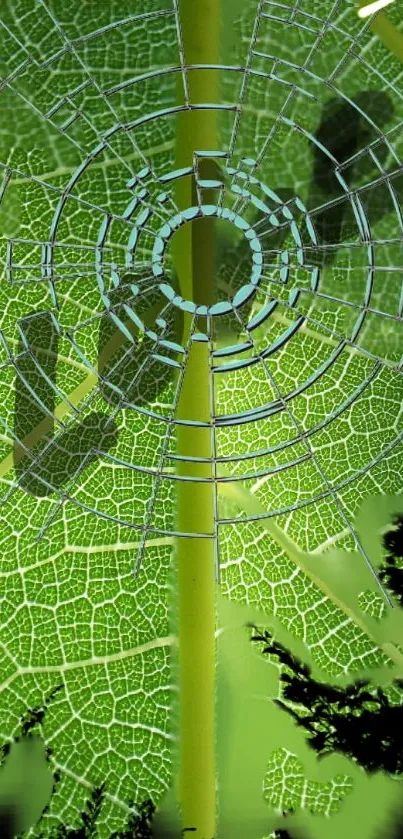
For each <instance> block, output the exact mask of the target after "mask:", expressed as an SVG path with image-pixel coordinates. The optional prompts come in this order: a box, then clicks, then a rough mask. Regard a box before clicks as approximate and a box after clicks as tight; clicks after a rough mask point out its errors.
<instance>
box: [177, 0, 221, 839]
mask: <svg viewBox="0 0 403 839" xmlns="http://www.w3.org/2000/svg"><path fill="white" fill-rule="evenodd" d="M180 17H181V27H182V35H183V44H184V53H185V61H186V64H187V65H192V64H209V63H217V62H218V46H219V27H220V9H219V0H181V2H180ZM187 77H188V83H189V94H190V102H191V103H192V104H196V103H217V102H218V72H217V71H212V70H195V71H188V72H187ZM181 82H182V80H181V79H180V80H179V84H178V102H179V103H180V104H183V102H184V94H183V87H182V83H181ZM216 114H217V112H216V111H214V110H212V109H206V110H200V111H197V110H187V111H186V112H183V113H181V114H180V115H179V117H178V124H177V146H176V162H177V166H178V168H182V167H183V166H189V165H192V164H193V152H194V151H195V150H210V151H212V150H215V149H217V148H218V145H217V123H216V120H217V116H216ZM195 197H196V196H195V186H194V180H193V178H183V179H180V181H179V182H178V188H177V192H176V201H177V203H178V206H179V209H181V210H182V209H185V208H186V207H190V206H192V205H194V204H195V203H196V201H195ZM179 233H180V235H178V234H177V235H176V237H174V240H173V242H172V250H173V259H174V262H175V267H176V271H177V274H178V280H179V286H180V291H181V294H182V296H183V297H185V298H187V299H192V300H194V301H195V302H198V303H201V302H203V303H205V304H209V303H211V302H212V300H213V285H214V225H213V224H212V223H211V224H206V223H205V221H204V220H203V222H202V221H201V220H197V221H195V222H193V223H189V224H186V225H184V226H183V227H182V228H181V230H180V231H179ZM200 326H201V325H200V324H199V329H200ZM189 330H190V317H189V316H186V317H185V324H184V340H186V339H187V338H188V335H189ZM177 417H178V419H187V420H193V421H195V420H196V421H208V422H210V420H211V405H210V385H209V356H208V345H206V344H204V343H193V344H192V346H191V349H190V353H189V357H188V362H187V366H186V372H185V375H184V381H183V384H182V390H181V396H180V400H179V405H178V413H177ZM177 452H178V453H179V454H180V455H185V456H187V457H189V458H194V457H206V458H211V431H210V428H208V427H206V428H197V427H191V426H178V429H177ZM178 464H179V466H178V470H177V472H178V475H181V476H184V475H186V476H188V477H193V478H196V477H207V478H211V474H212V473H211V463H197V462H186V461H178ZM177 484H178V493H177V529H178V530H179V531H184V532H186V533H189V534H192V533H206V534H209V535H210V537H211V538H200V537H199V538H198V537H196V536H194V537H192V536H189V537H187V538H178V539H177V540H176V564H177V573H178V595H179V596H178V601H179V602H178V612H179V614H178V625H179V626H178V631H179V713H180V743H179V797H180V805H181V811H182V825H183V827H184V828H186V827H193V828H196V832H195V833H194V834H193V835H194V836H195V839H213V837H214V836H215V835H216V762H215V676H216V668H215V627H216V586H215V576H214V574H215V571H214V542H213V532H214V512H213V485H212V483H202V482H195V481H193V482H192V481H178V482H177Z"/></svg>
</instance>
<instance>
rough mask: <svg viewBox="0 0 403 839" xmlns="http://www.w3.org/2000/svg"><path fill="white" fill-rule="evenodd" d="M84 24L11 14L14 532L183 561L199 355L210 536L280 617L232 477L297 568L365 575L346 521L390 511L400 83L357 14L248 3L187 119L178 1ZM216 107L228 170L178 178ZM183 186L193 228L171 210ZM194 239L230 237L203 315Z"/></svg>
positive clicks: (221, 164) (9, 378)
mask: <svg viewBox="0 0 403 839" xmlns="http://www.w3.org/2000/svg"><path fill="white" fill-rule="evenodd" d="M84 5H85V4H84ZM84 5H83V4H82V3H78V2H70V3H69V4H68V8H66V4H65V3H63V2H61V0H60V2H57V1H56V0H52V2H42V0H38V2H25V3H21V4H19V3H15V2H14V0H13V2H7V3H5V4H4V8H3V9H2V12H1V16H0V17H1V20H0V22H1V33H2V34H1V40H2V51H1V58H0V61H1V65H0V77H1V79H2V81H1V88H0V90H1V92H0V96H1V100H0V101H2V104H3V109H4V110H3V113H4V114H5V115H6V119H5V120H4V123H3V125H2V128H1V139H0V179H1V185H0V199H1V204H0V208H1V213H2V232H3V236H2V239H1V242H0V248H1V256H2V265H4V276H3V278H2V287H3V298H2V301H3V312H2V316H1V332H0V338H1V347H0V362H1V370H2V374H1V375H2V379H3V385H2V391H1V393H2V404H3V410H2V411H1V412H0V420H1V425H2V427H3V436H2V439H1V441H0V442H1V445H2V457H3V460H2V461H1V463H0V473H1V478H2V482H3V487H4V493H3V501H4V504H5V507H4V509H5V511H6V513H7V511H11V510H12V507H10V506H6V504H8V505H10V504H11V505H12V504H13V501H14V500H15V499H18V498H19V494H21V490H23V491H24V492H25V493H28V494H30V495H32V496H34V497H35V498H37V499H39V502H38V503H39V505H41V506H42V507H43V509H44V511H45V512H44V514H43V516H42V519H41V521H40V524H39V525H38V526H37V527H36V532H35V530H34V525H32V543H33V542H34V540H35V539H36V540H39V541H43V540H45V539H49V540H52V535H53V534H54V533H55V532H56V528H57V524H58V523H59V524H60V522H61V521H62V523H63V526H64V527H65V528H66V531H67V528H68V526H69V517H70V519H71V521H72V522H73V527H74V524H75V521H76V520H77V519H75V518H74V511H75V510H77V515H80V516H81V517H82V516H83V514H84V513H85V514H88V516H89V518H88V519H86V520H87V522H88V521H91V522H92V523H93V524H94V528H95V527H96V524H95V523H98V522H101V523H102V524H103V525H104V526H105V528H107V527H108V526H110V527H115V528H116V529H117V530H116V531H115V530H114V531H113V533H115V532H119V533H127V532H128V531H132V532H133V534H134V536H135V539H136V540H137V541H136V542H135V545H136V547H135V551H136V557H135V559H134V562H133V565H135V567H136V569H137V572H138V571H139V570H140V569H141V568H142V567H143V565H144V564H146V563H147V549H148V547H147V546H148V545H149V544H150V543H153V544H159V543H160V544H165V543H168V542H169V540H172V539H173V538H174V537H176V536H181V535H182V536H183V537H184V538H188V537H189V536H190V534H184V533H182V534H181V533H178V531H177V530H176V529H175V522H174V519H173V515H172V513H171V512H170V511H171V510H172V508H173V506H174V500H175V494H176V486H177V481H178V480H183V478H180V477H179V476H178V475H177V474H176V469H177V465H178V455H177V452H176V443H175V434H176V430H177V427H178V422H177V406H178V400H179V396H180V390H181V385H182V382H183V378H184V375H185V373H186V365H187V359H188V356H189V351H190V347H191V346H192V343H193V342H194V341H205V342H207V343H208V345H209V357H210V384H211V405H212V413H211V422H210V423H209V427H210V428H211V434H212V438H211V439H212V451H213V453H214V456H213V462H212V466H213V481H214V488H215V529H214V534H213V535H212V536H211V534H205V533H200V534H198V535H200V536H204V537H206V538H213V539H214V543H215V547H216V573H217V579H221V582H222V586H223V588H224V589H225V591H226V592H228V593H229V594H230V595H231V596H233V597H234V598H235V599H236V598H237V597H241V598H242V592H243V591H244V590H245V589H246V588H248V586H251V587H253V585H255V581H256V579H257V580H259V579H261V578H262V574H263V571H262V570H261V568H263V566H264V568H265V572H264V573H265V574H266V580H267V575H268V574H269V571H268V566H269V565H270V563H271V572H270V573H272V577H271V579H270V584H271V589H272V595H273V600H274V601H275V604H276V602H278V604H279V611H281V602H280V600H281V597H283V605H284V600H285V601H287V606H288V605H289V603H293V602H294V600H295V602H297V600H296V595H294V593H293V586H294V576H293V574H294V571H290V569H289V567H288V566H286V565H285V564H284V560H283V559H281V558H280V560H279V561H278V565H277V570H276V569H275V570H273V567H274V564H275V562H273V560H276V554H275V553H274V552H271V551H272V549H271V548H270V546H269V547H268V548H267V547H266V549H265V550H266V553H267V554H268V556H269V562H268V563H267V564H266V565H264V563H263V561H262V562H261V560H262V555H261V553H260V550H261V548H260V544H261V541H260V535H256V534H257V533H259V529H258V524H257V522H256V520H257V519H258V518H259V517H258V516H250V515H247V514H245V513H239V512H238V511H235V510H234V509H233V508H232V507H231V505H230V504H229V503H227V502H226V501H223V499H222V498H221V497H220V495H219V492H218V488H219V484H220V482H225V480H228V477H227V478H225V477H223V475H222V473H221V468H222V467H225V469H226V470H227V471H228V472H229V473H230V476H231V480H233V481H239V482H242V485H243V486H245V487H246V488H248V489H249V490H250V491H251V492H252V494H254V495H255V496H256V497H257V498H259V499H260V500H261V503H262V504H263V505H264V508H265V510H266V511H267V512H266V513H265V517H267V518H274V519H276V520H277V521H278V522H279V523H280V524H281V525H282V526H284V528H285V529H286V530H287V531H288V532H289V533H290V535H291V536H293V537H294V538H295V539H296V541H298V543H299V544H300V545H301V547H302V548H304V549H310V550H316V551H318V550H322V549H323V548H326V547H328V546H329V545H334V544H337V545H338V546H341V547H346V548H348V549H350V550H351V549H356V550H358V551H359V552H360V554H361V556H362V559H363V562H365V563H366V564H368V565H369V566H370V560H369V557H368V556H367V553H366V551H365V548H364V546H363V544H362V543H361V541H360V538H359V536H358V534H357V532H356V530H355V527H354V518H355V514H356V512H357V509H358V508H359V506H360V504H361V502H362V499H363V498H364V497H365V496H366V495H369V494H372V493H375V492H384V493H393V492H396V491H398V492H399V493H400V492H401V480H400V478H399V471H398V462H399V461H398V458H399V456H400V457H401V450H402V449H401V442H402V423H401V411H402V408H401V405H402V372H403V346H402V329H401V324H402V313H403V283H402V273H401V272H402V268H401V264H402V245H403V235H402V232H403V219H402V214H401V196H402V194H403V180H402V140H401V124H402V118H403V103H402V96H401V92H400V90H399V87H401V85H399V75H398V71H397V67H398V65H397V63H396V61H394V60H393V59H392V58H391V57H390V56H389V54H388V52H387V50H385V48H384V47H382V46H381V45H380V43H379V42H378V41H377V40H376V38H374V36H373V35H372V33H371V29H370V21H365V22H363V21H360V20H358V17H357V14H356V7H355V5H353V4H351V3H346V2H344V0H343V1H342V0H336V2H330V0H329V2H322V0H321V2H316V0H315V1H314V2H312V0H310V2H309V3H308V2H296V3H295V2H294V3H280V2H271V0H267V1H266V2H264V0H259V2H255V0H253V2H252V0H251V1H250V2H249V3H247V4H245V8H244V9H243V10H242V15H241V16H240V19H239V21H237V23H236V25H235V24H234V32H235V35H236V37H235V38H234V42H233V44H232V46H231V48H230V49H228V56H226V58H225V61H226V62H227V63H223V64H221V65H220V66H219V71H220V85H221V87H220V100H219V102H217V103H216V104H215V105H214V106H212V105H211V103H193V102H192V101H191V98H190V93H189V90H190V84H189V79H190V75H191V74H192V73H195V72H197V69H196V68H194V67H192V66H189V65H188V64H187V63H186V56H185V53H184V48H183V42H182V26H181V20H180V15H179V8H178V3H177V0H172V2H170V0H144V2H142V4H141V11H135V12H134V13H133V4H132V3H131V2H127V3H122V2H120V3H119V5H118V4H115V3H113V2H110V3H108V4H103V5H102V7H99V4H94V9H91V8H85V13H84ZM95 6H96V8H95ZM390 14H391V16H393V10H392V11H391V13H390ZM233 23H234V22H232V24H233ZM232 24H231V25H232ZM178 80H179V81H178ZM178 89H180V91H181V92H180V94H178ZM212 107H214V110H215V111H216V112H217V118H218V125H219V145H218V147H217V148H214V149H195V150H194V152H195V154H194V158H193V163H192V166H189V167H188V168H187V170H185V171H178V168H177V164H176V161H175V134H176V118H177V114H178V113H181V112H185V111H192V110H200V108H204V110H205V111H206V110H211V109H212ZM209 167H210V168H209ZM206 171H209V172H210V174H209V175H208V176H206ZM211 172H213V174H211ZM188 177H193V178H194V180H195V184H196V187H197V190H196V191H197V199H198V200H197V205H196V206H195V207H189V208H187V210H181V211H180V210H179V208H178V206H177V201H176V192H175V189H176V185H177V184H178V182H179V181H180V180H181V179H183V178H188ZM212 192H213V193H214V195H215V200H214V203H212V202H211V199H210V198H209V203H207V204H206V202H205V200H204V197H205V195H206V194H209V195H211V193H212ZM197 217H200V218H201V217H205V218H207V217H210V218H211V217H213V218H215V219H217V224H221V225H222V224H224V222H226V224H227V226H228V227H227V231H228V229H229V228H230V229H231V231H232V233H231V238H230V241H228V239H225V238H223V240H222V241H221V240H220V242H219V261H218V265H217V289H216V298H215V300H214V303H213V304H212V306H210V307H206V308H205V309H204V308H203V307H202V306H200V305H197V304H196V303H194V301H189V300H184V299H183V298H182V297H181V295H180V293H179V289H178V283H177V280H176V277H175V270H174V261H173V259H172V255H171V251H170V247H171V244H170V243H171V240H172V237H173V236H174V235H175V232H176V231H177V230H178V229H179V228H180V227H181V226H184V225H186V224H188V223H191V222H192V220H193V219H195V218H197ZM4 289H6V292H4ZM184 313H189V314H190V315H191V317H192V325H191V330H190V335H189V337H188V339H187V341H186V342H185V343H182V335H181V325H182V321H183V315H184ZM10 443H11V445H12V451H11V454H10ZM7 515H8V516H9V517H10V520H11V518H12V515H11V512H8V513H7ZM34 524H35V523H34ZM35 526H36V525H35ZM87 526H88V525H87ZM102 532H104V533H105V532H107V530H104V531H102ZM58 533H59V531H58ZM194 535H195V534H192V536H194ZM196 535H197V534H196ZM240 542H242V547H240V545H239V543H240ZM259 563H261V568H260V569H259ZM370 567H371V570H372V572H373V573H375V572H374V571H373V569H372V566H370ZM251 568H252V572H251V577H250V578H248V577H247V574H248V572H249V570H250V569H251ZM250 580H252V582H250ZM287 586H288V588H287ZM379 588H380V591H381V594H382V597H383V598H384V599H386V600H388V595H387V593H386V592H385V591H384V590H383V589H382V586H381V584H379ZM280 589H281V591H280ZM286 589H287V590H286ZM295 590H296V587H295ZM239 592H241V593H240V594H239ZM251 597H252V599H253V593H252V595H251ZM303 597H304V595H303V596H302V599H303ZM293 598H294V599H293ZM303 608H304V609H305V612H306V614H305V615H304V619H306V625H307V628H306V639H307V642H308V644H310V645H311V647H313V648H315V646H316V647H317V646H318V645H319V644H320V641H319V642H318V640H317V637H316V634H315V633H316V630H315V627H314V626H313V627H312V634H311V636H309V631H310V630H309V609H310V608H311V606H310V603H309V602H308V598H307V605H306V604H305V605H304V607H303ZM312 608H313V607H312ZM336 640H337V639H336ZM339 646H341V644H340V645H339ZM321 652H322V653H323V651H321ZM333 652H334V658H336V655H337V654H338V650H336V651H335V650H333ZM364 654H366V651H364V653H363V655H364ZM323 656H324V658H326V663H328V664H329V658H331V656H330V655H329V653H327V654H326V656H327V657H326V656H325V655H324V653H323ZM351 658H352V653H351V652H350V653H349V654H346V655H345V658H344V661H343V662H342V664H340V662H339V664H338V668H339V670H340V668H341V667H345V668H346V669H347V668H348V665H349V663H350V660H351ZM340 661H341V659H340Z"/></svg>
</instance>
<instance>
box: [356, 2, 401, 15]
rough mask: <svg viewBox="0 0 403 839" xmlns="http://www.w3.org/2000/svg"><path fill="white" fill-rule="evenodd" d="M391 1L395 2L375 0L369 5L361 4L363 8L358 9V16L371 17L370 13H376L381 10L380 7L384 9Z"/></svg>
mask: <svg viewBox="0 0 403 839" xmlns="http://www.w3.org/2000/svg"><path fill="white" fill-rule="evenodd" d="M390 3H393V0H374V2H373V3H369V4H368V5H367V6H361V9H359V10H358V17H369V16H370V15H374V14H375V12H379V11H380V9H384V8H385V6H389V5H390Z"/></svg>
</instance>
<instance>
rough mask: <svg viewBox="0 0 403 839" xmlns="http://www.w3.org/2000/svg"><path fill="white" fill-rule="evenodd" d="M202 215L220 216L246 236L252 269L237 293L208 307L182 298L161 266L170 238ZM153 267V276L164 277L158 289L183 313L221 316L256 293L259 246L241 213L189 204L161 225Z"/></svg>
mask: <svg viewBox="0 0 403 839" xmlns="http://www.w3.org/2000/svg"><path fill="white" fill-rule="evenodd" d="M203 218H204V219H206V218H210V219H211V218H216V219H222V220H224V221H228V222H231V223H232V224H234V225H235V227H236V228H238V229H239V230H241V231H242V232H243V234H244V236H245V238H246V239H247V240H248V242H249V246H250V249H251V256H252V270H251V275H250V277H249V281H248V282H247V283H246V284H244V285H243V286H242V287H241V288H240V289H239V290H238V291H237V292H236V294H235V295H234V297H233V298H232V300H225V301H221V302H219V303H213V304H212V305H211V306H206V305H201V304H198V303H196V302H194V301H193V300H185V299H184V298H183V297H182V296H181V295H180V294H178V293H177V291H176V290H175V289H174V288H173V287H172V285H171V284H170V283H168V282H166V281H165V280H166V271H165V268H164V261H165V254H166V250H167V247H168V243H169V241H170V239H171V238H172V236H173V235H174V234H175V233H176V232H177V231H178V230H179V229H180V228H181V227H182V226H183V225H184V224H186V223H187V222H192V221H195V220H198V219H203ZM152 270H153V274H154V276H155V277H158V278H162V277H164V281H163V282H160V284H159V288H160V290H161V292H162V293H163V294H164V295H165V297H167V299H168V300H170V301H171V302H172V303H173V304H174V305H175V306H178V308H180V309H182V310H183V311H184V312H189V313H191V314H197V315H212V316H216V315H222V314H226V313H229V312H231V311H233V309H234V308H237V307H239V306H241V305H242V304H243V303H245V302H246V301H247V300H249V299H250V298H251V297H252V296H253V294H254V293H255V291H256V289H257V287H258V286H259V283H260V279H261V275H262V270H263V254H262V247H261V244H260V241H259V238H258V236H257V234H256V232H255V230H254V229H253V227H251V226H250V224H248V222H246V221H245V220H244V219H243V218H242V217H241V216H239V215H237V214H236V213H234V212H232V211H231V210H229V209H227V208H225V207H223V208H221V207H216V206H214V205H210V204H202V205H201V206H197V207H189V209H187V210H183V212H181V213H177V215H175V216H173V217H172V218H171V219H170V221H169V222H167V223H166V224H164V225H163V226H162V227H161V229H160V230H159V232H158V235H157V237H156V239H155V243H154V249H153V255H152Z"/></svg>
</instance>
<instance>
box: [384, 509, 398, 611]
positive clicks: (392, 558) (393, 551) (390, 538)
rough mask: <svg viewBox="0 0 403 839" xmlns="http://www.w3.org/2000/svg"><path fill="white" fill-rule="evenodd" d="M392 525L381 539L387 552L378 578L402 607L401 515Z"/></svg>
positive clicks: (396, 517)
mask: <svg viewBox="0 0 403 839" xmlns="http://www.w3.org/2000/svg"><path fill="white" fill-rule="evenodd" d="M393 524H394V525H395V527H394V528H393V529H392V530H389V531H388V533H386V534H385V536H384V538H383V546H384V548H385V550H387V551H389V554H388V556H387V557H386V565H384V566H382V568H381V569H380V571H379V578H380V580H382V582H383V583H384V584H385V586H386V587H387V588H388V589H389V590H390V591H391V593H392V594H393V595H394V596H395V597H396V600H397V601H398V602H399V603H400V605H401V606H403V561H402V562H399V560H403V515H402V514H399V515H396V516H395V518H394V520H393Z"/></svg>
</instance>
